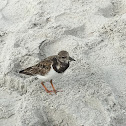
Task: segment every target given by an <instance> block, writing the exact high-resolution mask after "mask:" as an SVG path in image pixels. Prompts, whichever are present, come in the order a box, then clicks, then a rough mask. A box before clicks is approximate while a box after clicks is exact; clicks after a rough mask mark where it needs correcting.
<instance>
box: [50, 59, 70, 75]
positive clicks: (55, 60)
mask: <svg viewBox="0 0 126 126" xmlns="http://www.w3.org/2000/svg"><path fill="white" fill-rule="evenodd" d="M57 66H58V62H57V59H56V58H53V65H52V67H53V69H54V70H55V71H56V72H57V73H63V72H64V71H65V70H66V69H67V68H68V67H69V62H68V63H67V64H66V63H65V64H64V63H61V67H60V68H59V69H57Z"/></svg>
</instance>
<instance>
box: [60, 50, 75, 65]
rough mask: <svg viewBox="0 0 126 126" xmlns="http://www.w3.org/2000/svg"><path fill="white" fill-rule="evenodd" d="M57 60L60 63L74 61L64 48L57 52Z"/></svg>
mask: <svg viewBox="0 0 126 126" xmlns="http://www.w3.org/2000/svg"><path fill="white" fill-rule="evenodd" d="M58 60H59V61H60V62H62V63H69V62H70V61H75V60H74V59H73V58H71V57H70V56H69V53H68V52H67V51H64V50H63V51H60V52H59V53H58Z"/></svg>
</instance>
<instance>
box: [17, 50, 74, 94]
mask: <svg viewBox="0 0 126 126" xmlns="http://www.w3.org/2000/svg"><path fill="white" fill-rule="evenodd" d="M71 61H75V59H73V58H72V57H70V56H69V53H68V52H67V51H65V50H62V51H60V52H59V53H58V54H57V55H53V56H49V57H47V58H45V59H44V60H42V61H40V62H39V63H38V64H36V65H34V66H31V67H28V68H26V69H24V70H21V71H19V73H20V74H26V75H30V76H35V77H37V78H38V79H40V80H41V84H42V86H43V87H44V89H45V91H46V92H47V93H50V94H51V92H54V93H55V94H56V93H57V92H59V91H58V90H56V89H55V87H54V85H53V83H52V79H54V78H56V77H58V75H62V74H63V73H64V72H65V71H66V70H67V69H68V67H69V65H70V62H71ZM48 81H50V83H51V86H52V88H53V90H48V89H47V88H46V86H45V82H48Z"/></svg>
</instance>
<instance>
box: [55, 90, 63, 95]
mask: <svg viewBox="0 0 126 126" xmlns="http://www.w3.org/2000/svg"><path fill="white" fill-rule="evenodd" d="M53 92H54V93H55V94H57V92H63V91H59V90H53Z"/></svg>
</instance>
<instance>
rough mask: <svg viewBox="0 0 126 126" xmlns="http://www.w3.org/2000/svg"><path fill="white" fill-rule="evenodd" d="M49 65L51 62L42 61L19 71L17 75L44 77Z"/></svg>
mask: <svg viewBox="0 0 126 126" xmlns="http://www.w3.org/2000/svg"><path fill="white" fill-rule="evenodd" d="M51 65H52V61H51V60H44V61H41V62H40V63H38V64H36V65H34V66H31V67H28V68H26V69H24V70H21V71H19V73H22V74H26V75H36V74H40V75H45V74H47V73H48V72H49V70H50V69H51Z"/></svg>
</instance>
